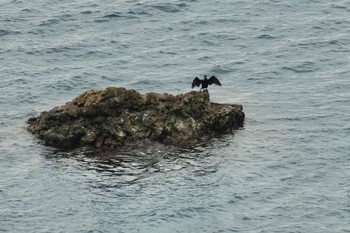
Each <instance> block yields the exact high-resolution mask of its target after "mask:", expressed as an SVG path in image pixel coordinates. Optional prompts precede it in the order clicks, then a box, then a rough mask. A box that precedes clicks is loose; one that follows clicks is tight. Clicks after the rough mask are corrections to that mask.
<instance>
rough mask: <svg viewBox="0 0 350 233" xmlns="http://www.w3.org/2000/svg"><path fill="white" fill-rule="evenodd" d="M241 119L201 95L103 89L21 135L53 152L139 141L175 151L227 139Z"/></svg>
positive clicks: (238, 110)
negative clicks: (28, 134)
mask: <svg viewBox="0 0 350 233" xmlns="http://www.w3.org/2000/svg"><path fill="white" fill-rule="evenodd" d="M244 117H245V115H244V112H243V108H242V105H239V104H218V103H211V102H210V100H209V95H208V93H207V92H194V91H192V92H189V93H185V94H179V95H176V96H174V95H170V94H167V93H164V94H160V93H146V94H141V93H139V92H137V91H135V90H127V89H125V88H122V87H108V88H106V89H104V90H89V91H86V92H84V93H82V94H81V95H79V96H78V97H76V98H75V99H73V100H72V101H70V102H68V103H66V104H64V105H62V106H59V107H55V108H53V109H52V110H50V111H47V112H42V113H41V114H40V115H39V116H36V117H32V118H30V119H29V120H28V121H27V123H28V126H27V130H28V131H29V132H31V133H32V134H34V135H35V136H36V137H38V138H39V139H41V140H42V141H43V142H44V144H46V145H49V146H54V147H58V148H67V147H79V146H86V145H90V146H95V147H121V146H123V145H125V144H127V143H131V142H136V141H139V140H144V139H149V140H153V141H158V142H161V143H165V144H172V145H180V146H181V145H188V144H194V143H198V142H202V141H206V140H208V139H210V138H211V137H214V136H218V135H222V134H227V133H233V130H235V129H238V128H240V127H243V124H244Z"/></svg>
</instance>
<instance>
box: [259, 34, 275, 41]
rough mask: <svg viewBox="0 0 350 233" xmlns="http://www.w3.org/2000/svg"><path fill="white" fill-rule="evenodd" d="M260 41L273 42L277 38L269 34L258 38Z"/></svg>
mask: <svg viewBox="0 0 350 233" xmlns="http://www.w3.org/2000/svg"><path fill="white" fill-rule="evenodd" d="M257 38H258V39H267V40H273V39H276V37H274V36H271V35H268V34H263V35H260V36H258V37H257Z"/></svg>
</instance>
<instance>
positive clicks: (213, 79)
mask: <svg viewBox="0 0 350 233" xmlns="http://www.w3.org/2000/svg"><path fill="white" fill-rule="evenodd" d="M213 83H214V84H216V85H219V86H221V83H220V81H219V80H218V79H217V78H216V77H215V76H211V77H210V79H207V76H206V75H204V79H199V78H198V77H196V78H195V79H193V82H192V88H194V87H195V86H197V87H199V86H200V85H202V87H201V89H200V90H201V91H208V86H209V85H211V84H213Z"/></svg>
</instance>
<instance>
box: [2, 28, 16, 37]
mask: <svg viewBox="0 0 350 233" xmlns="http://www.w3.org/2000/svg"><path fill="white" fill-rule="evenodd" d="M17 34H20V32H19V31H10V30H3V29H0V37H1V36H7V35H17Z"/></svg>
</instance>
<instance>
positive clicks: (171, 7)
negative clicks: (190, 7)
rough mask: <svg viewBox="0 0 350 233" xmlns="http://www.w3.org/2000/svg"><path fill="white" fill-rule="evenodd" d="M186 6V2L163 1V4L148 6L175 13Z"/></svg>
mask: <svg viewBox="0 0 350 233" xmlns="http://www.w3.org/2000/svg"><path fill="white" fill-rule="evenodd" d="M186 6H187V4H186V3H180V4H172V3H164V4H157V5H151V6H150V7H151V8H154V9H157V10H160V11H163V12H166V13H177V12H180V11H181V9H182V8H184V7H186Z"/></svg>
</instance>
